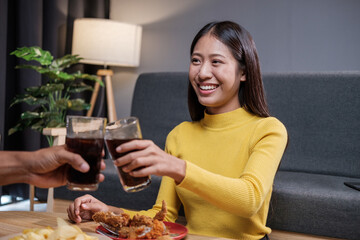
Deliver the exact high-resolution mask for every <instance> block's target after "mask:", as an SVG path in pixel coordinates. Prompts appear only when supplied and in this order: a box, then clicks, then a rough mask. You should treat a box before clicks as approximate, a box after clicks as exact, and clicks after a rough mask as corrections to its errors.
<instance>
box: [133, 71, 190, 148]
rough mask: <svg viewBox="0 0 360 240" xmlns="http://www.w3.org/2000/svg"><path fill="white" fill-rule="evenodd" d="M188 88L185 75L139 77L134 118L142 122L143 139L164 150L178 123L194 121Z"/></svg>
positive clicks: (164, 74)
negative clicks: (188, 99)
mask: <svg viewBox="0 0 360 240" xmlns="http://www.w3.org/2000/svg"><path fill="white" fill-rule="evenodd" d="M187 86H188V74H187V73H185V72H163V73H143V74H141V75H140V76H139V77H138V79H137V81H136V85H135V90H134V95H133V100H132V106H131V115H132V116H136V117H138V118H139V122H140V128H141V131H142V135H143V138H144V139H151V140H152V141H154V143H155V144H156V145H158V146H159V147H160V148H162V149H164V147H165V141H166V136H167V134H168V133H169V132H170V131H171V130H172V129H173V128H174V127H175V126H176V125H178V124H179V123H181V122H183V121H190V120H191V118H190V115H189V112H188V108H187Z"/></svg>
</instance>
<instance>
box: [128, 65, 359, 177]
mask: <svg viewBox="0 0 360 240" xmlns="http://www.w3.org/2000/svg"><path fill="white" fill-rule="evenodd" d="M263 80H264V86H265V92H266V95H267V100H268V103H269V108H270V112H271V114H272V115H273V116H275V117H277V118H278V119H279V120H280V121H282V122H283V123H284V125H285V126H286V128H287V130H288V134H289V145H288V148H287V150H286V152H285V154H284V156H283V159H282V163H281V166H280V170H286V171H301V172H314V173H320V174H331V175H339V176H348V177H360V147H359V142H360V131H359V129H360V125H359V119H360V98H359V92H360V72H355V73H280V74H278V73H276V74H275V73H274V74H264V76H263ZM187 85H188V73H186V72H163V73H145V74H141V75H140V76H139V78H138V80H137V83H136V86H135V91H134V97H133V103H132V110H131V114H132V115H133V116H137V117H139V119H140V124H141V128H142V132H143V137H144V138H147V139H151V140H153V141H154V142H155V143H156V144H157V145H158V146H159V147H161V148H164V145H165V140H166V136H167V134H168V133H169V132H170V131H171V129H173V127H175V126H176V125H177V124H179V123H181V122H183V121H190V116H189V113H188V108H187Z"/></svg>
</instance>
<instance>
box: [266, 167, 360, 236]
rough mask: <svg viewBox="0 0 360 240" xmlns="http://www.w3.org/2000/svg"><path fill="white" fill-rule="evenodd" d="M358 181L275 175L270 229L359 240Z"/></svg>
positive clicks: (280, 173) (307, 175)
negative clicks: (354, 183)
mask: <svg viewBox="0 0 360 240" xmlns="http://www.w3.org/2000/svg"><path fill="white" fill-rule="evenodd" d="M346 181H349V182H360V179H359V178H356V179H354V178H347V177H339V176H330V175H321V174H311V173H301V172H289V171H278V173H277V175H276V177H275V182H274V191H273V195H272V199H271V205H270V210H269V216H268V225H269V226H270V227H271V228H274V229H280V230H286V231H293V232H301V233H310V234H315V235H322V236H330V237H338V238H347V239H360V228H359V223H360V191H357V190H354V189H352V188H349V187H347V186H345V185H344V182H346Z"/></svg>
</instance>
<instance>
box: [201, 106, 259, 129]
mask: <svg viewBox="0 0 360 240" xmlns="http://www.w3.org/2000/svg"><path fill="white" fill-rule="evenodd" d="M254 117H256V116H255V115H253V114H251V113H249V112H247V111H246V110H245V109H243V108H238V109H235V110H233V111H230V112H226V113H221V114H214V115H211V114H208V113H206V111H205V112H204V118H203V119H201V120H200V123H201V125H202V126H204V127H206V128H213V129H224V128H231V127H234V126H239V124H240V125H241V123H245V122H247V121H248V120H250V119H252V118H254Z"/></svg>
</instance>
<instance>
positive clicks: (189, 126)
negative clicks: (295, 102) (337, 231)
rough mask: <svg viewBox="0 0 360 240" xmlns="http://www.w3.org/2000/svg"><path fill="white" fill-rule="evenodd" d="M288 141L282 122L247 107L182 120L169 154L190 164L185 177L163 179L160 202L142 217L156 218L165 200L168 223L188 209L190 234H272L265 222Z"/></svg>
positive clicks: (172, 137)
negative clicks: (248, 109) (255, 112)
mask: <svg viewBox="0 0 360 240" xmlns="http://www.w3.org/2000/svg"><path fill="white" fill-rule="evenodd" d="M286 143H287V132H286V129H285V127H284V125H283V124H282V123H281V122H280V121H279V120H277V119H276V118H273V117H268V118H260V117H257V116H254V115H252V114H250V113H248V112H246V111H245V110H244V109H242V108H239V109H237V110H234V111H231V112H227V113H223V114H217V115H208V114H206V113H205V117H204V118H203V119H202V120H201V121H198V122H183V123H181V124H180V125H178V126H177V127H175V128H174V129H173V130H172V131H171V132H170V134H169V135H168V137H167V141H166V151H167V152H168V153H169V154H171V155H173V156H176V157H178V158H181V159H183V160H185V161H186V175H185V178H184V180H183V181H182V182H181V183H180V184H178V185H176V184H175V182H174V180H173V179H171V178H169V177H163V179H162V183H161V186H160V190H159V194H158V197H157V200H156V204H155V205H154V207H153V208H152V209H150V210H148V211H141V212H140V214H146V215H149V216H154V215H155V213H156V212H157V211H159V210H160V209H161V201H162V200H165V201H166V203H167V206H168V214H167V217H166V220H167V221H175V220H176V218H177V216H178V209H179V207H180V205H181V204H182V205H183V206H184V211H185V217H186V220H187V228H188V229H189V232H190V233H193V234H201V235H207V236H217V237H225V238H235V239H249V240H252V239H260V238H262V237H263V236H264V235H265V234H268V233H270V232H271V229H270V228H268V227H266V219H267V215H268V211H269V202H270V198H271V192H272V185H273V181H274V177H275V173H276V171H277V169H278V166H279V163H280V160H281V157H282V155H283V152H284V149H285V146H286ZM128 212H129V211H128ZM129 213H131V214H133V213H134V212H129Z"/></svg>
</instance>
